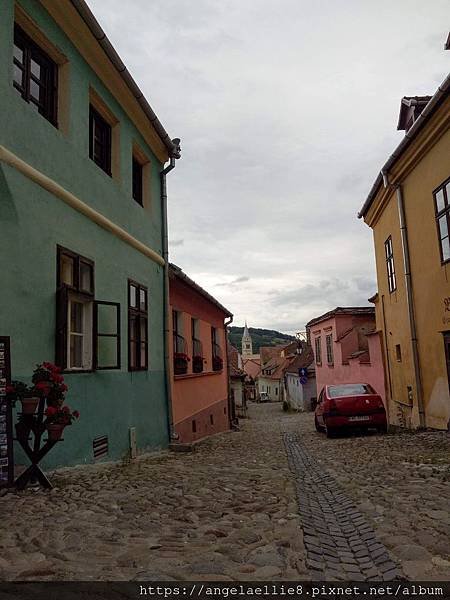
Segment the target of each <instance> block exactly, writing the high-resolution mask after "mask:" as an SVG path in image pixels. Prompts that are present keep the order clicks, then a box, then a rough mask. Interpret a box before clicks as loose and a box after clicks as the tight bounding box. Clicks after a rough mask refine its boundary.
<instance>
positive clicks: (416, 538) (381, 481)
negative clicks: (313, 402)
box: [296, 414, 450, 581]
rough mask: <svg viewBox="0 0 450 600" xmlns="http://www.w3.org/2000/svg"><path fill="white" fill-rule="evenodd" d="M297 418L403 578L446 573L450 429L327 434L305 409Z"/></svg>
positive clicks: (321, 463) (449, 570)
mask: <svg viewBox="0 0 450 600" xmlns="http://www.w3.org/2000/svg"><path fill="white" fill-rule="evenodd" d="M296 419H298V420H297V424H296V433H298V435H299V436H300V439H301V442H302V446H303V447H304V448H305V449H306V451H307V452H308V454H309V455H310V456H313V457H314V459H315V461H316V463H317V465H318V468H322V469H324V470H325V471H327V472H328V473H330V474H331V475H332V476H333V479H334V480H335V481H336V484H337V486H338V487H339V488H340V489H341V490H342V492H343V493H344V494H345V495H346V496H347V497H348V498H349V499H350V500H351V501H352V502H353V503H354V505H355V506H356V508H357V509H358V510H359V511H360V512H361V513H362V514H363V515H364V516H365V517H366V519H367V521H368V524H369V525H370V526H371V527H373V529H374V532H375V534H376V537H377V539H378V541H379V542H380V543H381V544H383V545H384V546H385V547H386V548H387V549H388V551H389V553H390V555H391V557H392V559H393V561H394V562H397V563H398V564H399V566H400V568H401V570H402V571H403V573H404V575H405V576H406V578H407V579H411V580H416V581H419V580H435V581H439V580H441V581H450V435H449V434H448V433H447V432H443V431H442V432H438V431H434V432H432V431H427V432H421V433H412V432H405V433H401V434H388V435H378V434H362V435H353V436H345V437H338V438H336V439H327V438H326V436H325V435H324V434H319V433H317V432H316V431H315V429H314V422H313V415H312V414H303V415H300V416H299V417H296Z"/></svg>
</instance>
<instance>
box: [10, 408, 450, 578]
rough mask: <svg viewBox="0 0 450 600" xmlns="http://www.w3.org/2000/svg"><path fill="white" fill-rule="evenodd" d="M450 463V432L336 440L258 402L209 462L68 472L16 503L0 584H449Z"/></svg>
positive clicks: (14, 496) (206, 450)
mask: <svg viewBox="0 0 450 600" xmlns="http://www.w3.org/2000/svg"><path fill="white" fill-rule="evenodd" d="M286 451H287V452H286ZM443 457H446V458H443ZM449 457H450V437H449V436H448V435H447V434H446V433H445V432H433V433H420V434H412V433H405V434H401V435H388V436H379V435H364V436H361V437H344V438H337V439H326V437H325V436H324V435H322V434H319V433H316V432H315V430H314V424H313V414H311V413H309V414H289V413H283V412H282V410H281V405H280V403H274V404H262V405H255V404H252V405H251V406H250V418H249V419H246V420H242V421H241V431H237V432H228V433H222V434H218V435H216V436H214V437H212V438H210V439H207V440H205V441H203V442H202V443H201V444H199V445H198V446H197V447H196V449H195V452H192V453H169V452H160V453H157V454H149V455H147V456H145V457H142V458H140V459H138V460H136V461H134V462H123V463H122V464H105V465H100V464H99V465H94V466H83V467H77V468H74V469H61V470H58V471H55V472H54V473H50V477H51V479H52V482H53V483H54V485H55V487H54V489H53V490H51V491H44V490H42V489H36V490H34V489H28V490H26V491H25V492H13V491H10V492H8V493H5V494H3V495H2V497H0V511H1V513H2V517H3V522H4V524H5V525H6V524H8V523H9V524H10V527H9V529H5V531H4V534H3V536H2V545H3V548H2V553H1V557H0V576H1V577H2V579H4V580H84V581H87V580H141V581H144V580H147V581H148V580H166V581H170V580H196V581H199V580H209V581H232V580H235V581H236V580H252V581H254V580H302V579H303V580H305V579H312V580H320V579H325V578H327V579H328V580H339V579H346V578H347V579H350V578H351V579H352V580H355V581H356V580H364V579H371V578H374V579H376V580H380V579H385V580H390V579H393V578H397V579H398V578H406V579H410V578H411V579H435V580H439V579H440V580H446V579H448V578H449V577H450V542H449V539H450V518H449V515H448V511H447V508H448V507H446V506H445V503H446V500H445V498H448V496H449V488H450V470H449V469H450V467H449ZM297 500H298V502H297ZM17 515H20V519H17ZM318 541H320V543H318Z"/></svg>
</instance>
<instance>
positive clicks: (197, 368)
mask: <svg viewBox="0 0 450 600" xmlns="http://www.w3.org/2000/svg"><path fill="white" fill-rule="evenodd" d="M203 361H204V358H203V356H201V355H200V354H197V355H195V356H193V357H192V371H193V372H194V373H202V372H203Z"/></svg>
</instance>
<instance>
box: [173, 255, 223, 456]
mask: <svg viewBox="0 0 450 600" xmlns="http://www.w3.org/2000/svg"><path fill="white" fill-rule="evenodd" d="M169 298H170V306H171V310H172V343H171V345H170V353H171V357H172V361H171V368H172V386H171V397H172V403H171V404H172V421H173V433H174V434H175V436H176V441H177V442H178V443H181V444H189V443H192V442H195V441H196V440H199V439H201V438H203V437H206V436H208V435H212V434H214V433H218V432H220V431H226V430H227V429H230V426H231V420H232V418H234V416H233V414H231V413H232V412H233V411H232V405H231V403H230V401H229V389H228V353H227V324H228V323H229V322H231V318H232V314H231V313H230V312H229V311H228V310H227V309H226V308H224V307H223V306H222V305H221V304H220V303H219V302H218V301H217V300H216V299H215V298H213V297H212V296H211V295H210V294H208V292H206V291H205V290H204V289H203V288H201V287H200V286H199V285H198V284H197V283H195V281H193V280H192V279H190V278H189V277H188V276H187V275H186V274H185V273H183V271H182V270H181V269H180V268H179V267H177V266H176V265H173V264H171V265H170V267H169ZM226 319H227V320H228V321H226Z"/></svg>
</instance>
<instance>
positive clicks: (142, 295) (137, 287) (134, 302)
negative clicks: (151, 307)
mask: <svg viewBox="0 0 450 600" xmlns="http://www.w3.org/2000/svg"><path fill="white" fill-rule="evenodd" d="M147 369H148V291H147V288H146V287H145V286H143V285H141V284H140V283H136V282H135V281H131V280H128V370H129V371H146V370H147Z"/></svg>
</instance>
